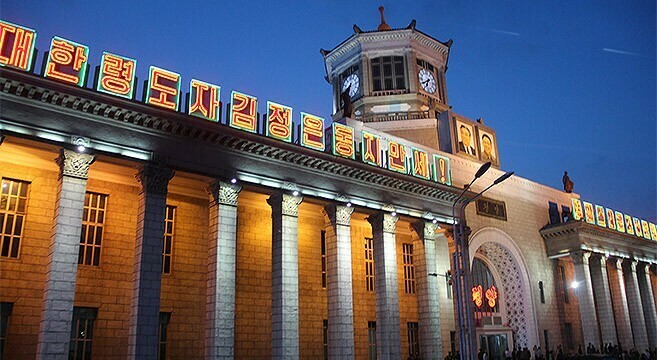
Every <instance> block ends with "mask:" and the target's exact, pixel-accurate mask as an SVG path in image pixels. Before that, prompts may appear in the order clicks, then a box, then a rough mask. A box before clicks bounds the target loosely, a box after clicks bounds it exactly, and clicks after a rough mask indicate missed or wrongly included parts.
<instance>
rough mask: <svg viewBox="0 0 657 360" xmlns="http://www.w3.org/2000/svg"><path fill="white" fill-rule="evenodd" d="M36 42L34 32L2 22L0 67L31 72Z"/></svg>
mask: <svg viewBox="0 0 657 360" xmlns="http://www.w3.org/2000/svg"><path fill="white" fill-rule="evenodd" d="M35 41H36V32H35V31H34V30H32V29H28V28H26V27H22V26H18V25H14V24H12V23H9V22H6V21H4V20H0V66H9V67H12V68H15V69H19V70H23V71H29V70H30V69H31V68H32V57H33V54H34V43H35Z"/></svg>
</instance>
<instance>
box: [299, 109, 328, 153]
mask: <svg viewBox="0 0 657 360" xmlns="http://www.w3.org/2000/svg"><path fill="white" fill-rule="evenodd" d="M300 143H301V146H305V147H307V148H311V149H315V150H319V151H324V149H325V148H326V144H325V143H324V118H321V117H319V116H315V115H311V114H307V113H305V112H302V113H301V140H300Z"/></svg>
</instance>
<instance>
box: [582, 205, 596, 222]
mask: <svg viewBox="0 0 657 360" xmlns="http://www.w3.org/2000/svg"><path fill="white" fill-rule="evenodd" d="M583 203H584V220H586V222H587V223H589V224H595V214H594V213H593V204H591V203H589V202H586V201H583Z"/></svg>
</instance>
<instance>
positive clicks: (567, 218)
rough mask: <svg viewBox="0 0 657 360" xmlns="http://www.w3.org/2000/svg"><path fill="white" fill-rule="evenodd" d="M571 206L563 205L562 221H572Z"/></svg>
mask: <svg viewBox="0 0 657 360" xmlns="http://www.w3.org/2000/svg"><path fill="white" fill-rule="evenodd" d="M570 217H571V215H570V208H569V207H568V206H563V205H561V220H562V222H568V221H570Z"/></svg>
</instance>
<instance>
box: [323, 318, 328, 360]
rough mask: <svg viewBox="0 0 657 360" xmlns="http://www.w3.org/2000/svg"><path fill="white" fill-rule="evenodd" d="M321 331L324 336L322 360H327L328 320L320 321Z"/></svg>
mask: <svg viewBox="0 0 657 360" xmlns="http://www.w3.org/2000/svg"><path fill="white" fill-rule="evenodd" d="M322 329H323V334H324V360H328V358H329V357H328V320H326V319H324V320H323V321H322Z"/></svg>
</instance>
